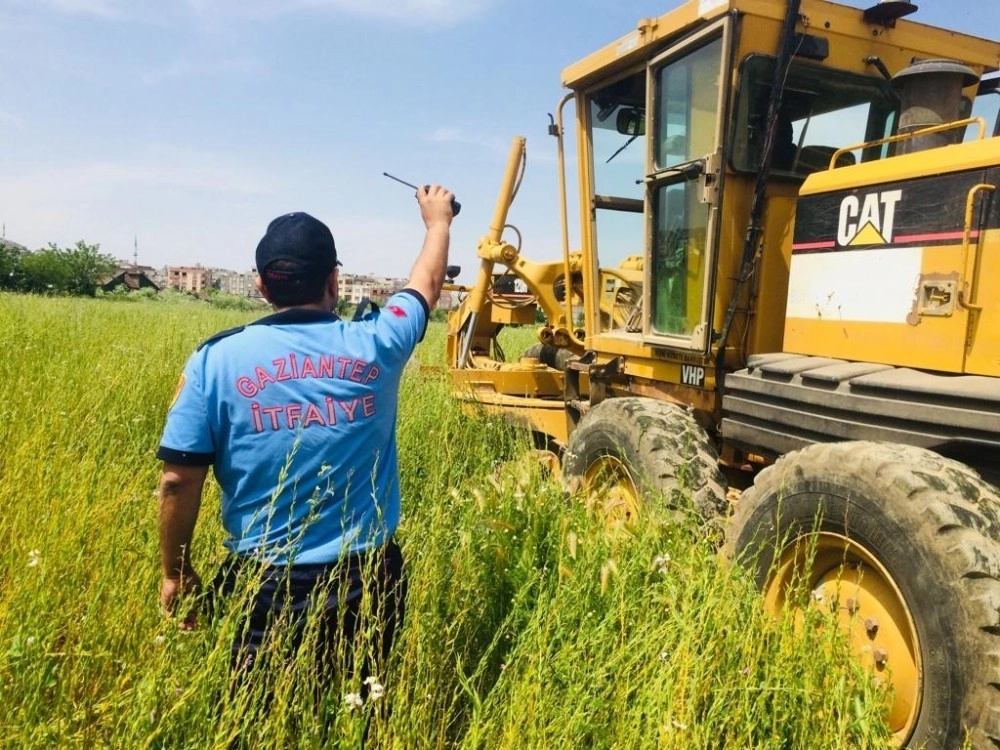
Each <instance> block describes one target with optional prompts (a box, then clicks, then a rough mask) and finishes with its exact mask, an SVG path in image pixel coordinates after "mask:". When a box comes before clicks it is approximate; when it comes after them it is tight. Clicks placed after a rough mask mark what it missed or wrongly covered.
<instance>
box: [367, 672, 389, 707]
mask: <svg viewBox="0 0 1000 750" xmlns="http://www.w3.org/2000/svg"><path fill="white" fill-rule="evenodd" d="M365 684H366V685H367V686H368V690H369V693H368V694H369V695H370V696H371V698H372V700H375V701H377V700H378V699H379V698H381V697H382V696H383V695H385V687H383V685H382V683H380V682H379V681H378V680H376V679H375V678H374V677H366V678H365Z"/></svg>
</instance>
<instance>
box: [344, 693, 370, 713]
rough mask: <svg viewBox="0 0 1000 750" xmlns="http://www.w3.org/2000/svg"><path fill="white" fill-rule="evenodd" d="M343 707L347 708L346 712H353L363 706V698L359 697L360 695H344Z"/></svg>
mask: <svg viewBox="0 0 1000 750" xmlns="http://www.w3.org/2000/svg"><path fill="white" fill-rule="evenodd" d="M344 705H345V706H347V710H348V711H353V710H354V709H356V708H361V707H362V706H364V705H365V701H364V698H362V697H361V693H345V694H344Z"/></svg>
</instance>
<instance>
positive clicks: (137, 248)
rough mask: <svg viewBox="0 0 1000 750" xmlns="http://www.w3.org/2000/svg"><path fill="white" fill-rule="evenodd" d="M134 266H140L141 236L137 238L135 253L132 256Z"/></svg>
mask: <svg viewBox="0 0 1000 750" xmlns="http://www.w3.org/2000/svg"><path fill="white" fill-rule="evenodd" d="M132 265H133V266H138V265H139V235H136V236H135V252H134V253H133V254H132Z"/></svg>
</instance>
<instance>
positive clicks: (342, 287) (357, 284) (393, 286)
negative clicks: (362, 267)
mask: <svg viewBox="0 0 1000 750" xmlns="http://www.w3.org/2000/svg"><path fill="white" fill-rule="evenodd" d="M404 286H406V279H390V278H385V277H382V276H370V275H362V274H349V273H343V274H340V276H338V280H337V292H338V295H339V297H340V299H342V300H346V301H347V302H348V303H349V304H352V305H356V304H358V303H359V302H361V300H363V299H364V298H365V297H367V298H368V299H370V300H372V301H373V302H377V303H379V304H381V303H383V302H385V301H386V300H387V299H389V297H391V296H392V295H393V294H395V293H396V292H398V291H399V290H400V289H402V288H403V287H404Z"/></svg>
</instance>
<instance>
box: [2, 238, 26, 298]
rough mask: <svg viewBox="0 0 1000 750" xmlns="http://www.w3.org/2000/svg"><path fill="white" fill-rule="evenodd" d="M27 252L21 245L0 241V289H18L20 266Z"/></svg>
mask: <svg viewBox="0 0 1000 750" xmlns="http://www.w3.org/2000/svg"><path fill="white" fill-rule="evenodd" d="M26 252H27V250H25V248H23V247H21V246H20V245H16V244H14V243H11V242H5V241H3V240H0V289H17V288H18V281H19V276H20V274H19V271H18V265H19V264H20V262H21V258H22V257H23V256H24V255H25V253H26Z"/></svg>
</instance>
